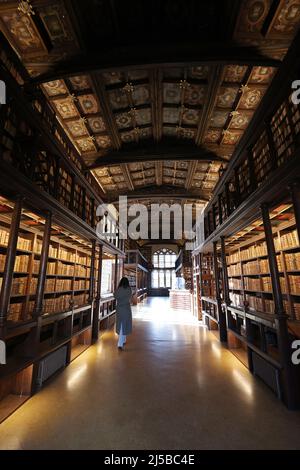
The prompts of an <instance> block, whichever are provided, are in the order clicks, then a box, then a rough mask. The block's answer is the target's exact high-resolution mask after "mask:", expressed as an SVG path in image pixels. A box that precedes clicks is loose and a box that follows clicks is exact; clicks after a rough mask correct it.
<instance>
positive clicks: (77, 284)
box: [73, 279, 88, 291]
mask: <svg viewBox="0 0 300 470" xmlns="http://www.w3.org/2000/svg"><path fill="white" fill-rule="evenodd" d="M87 287H88V283H87V282H86V281H84V280H82V279H81V280H76V281H74V284H73V289H74V291H76V290H82V289H87Z"/></svg>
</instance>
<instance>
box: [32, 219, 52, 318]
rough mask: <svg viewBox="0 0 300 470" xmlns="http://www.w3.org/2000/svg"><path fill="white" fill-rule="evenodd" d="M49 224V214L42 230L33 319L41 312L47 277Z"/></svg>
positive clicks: (50, 221)
mask: <svg viewBox="0 0 300 470" xmlns="http://www.w3.org/2000/svg"><path fill="white" fill-rule="evenodd" d="M51 223H52V215H51V213H50V212H49V213H48V214H47V217H46V223H45V228H44V237H43V245H42V252H41V262H40V269H39V276H38V281H37V290H36V299H35V306H34V311H33V317H35V318H36V317H39V316H41V315H42V312H43V299H44V291H45V283H46V276H47V264H48V256H49V246H50V237H51Z"/></svg>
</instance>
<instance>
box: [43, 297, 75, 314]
mask: <svg viewBox="0 0 300 470" xmlns="http://www.w3.org/2000/svg"><path fill="white" fill-rule="evenodd" d="M71 302H72V295H69V294H68V295H60V296H59V297H55V298H51V299H44V302H43V313H44V314H46V313H50V314H51V313H58V312H65V311H67V310H70V309H71Z"/></svg>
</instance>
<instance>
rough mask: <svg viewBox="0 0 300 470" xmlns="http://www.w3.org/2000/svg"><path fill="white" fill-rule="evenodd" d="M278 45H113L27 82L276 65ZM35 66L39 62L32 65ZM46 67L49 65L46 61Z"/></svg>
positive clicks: (55, 66) (61, 65)
mask: <svg viewBox="0 0 300 470" xmlns="http://www.w3.org/2000/svg"><path fill="white" fill-rule="evenodd" d="M278 47H279V45H278V43H277V44H276V45H274V51H273V48H272V46H269V47H268V49H267V50H266V52H265V53H262V52H261V50H262V49H259V48H257V47H253V46H246V45H240V44H238V45H237V44H232V42H228V43H224V42H223V43H210V44H209V43H205V44H203V43H200V44H199V43H196V42H195V41H193V42H182V41H179V42H178V43H173V44H170V43H168V44H167V43H166V44H160V46H159V47H153V44H152V43H149V44H143V46H142V47H141V44H140V43H139V42H137V44H136V45H134V46H122V45H119V46H113V47H111V48H110V47H107V48H104V49H103V50H102V51H101V53H100V52H94V53H92V54H91V53H90V54H84V55H79V56H76V57H74V58H72V59H70V60H66V61H61V62H59V63H57V64H56V65H54V66H53V68H52V70H51V71H49V72H46V73H44V74H41V75H39V76H38V77H35V78H32V79H31V82H32V83H35V84H40V83H44V82H48V81H51V80H58V79H61V78H64V77H66V76H76V75H81V74H84V75H86V74H87V73H96V72H104V71H108V70H115V69H118V70H119V71H120V70H129V69H136V68H148V69H153V68H154V69H155V68H157V67H159V66H164V67H166V66H175V67H185V66H187V65H188V66H190V67H193V66H198V65H205V64H208V65H212V64H215V63H218V64H220V65H227V64H239V65H257V66H258V65H261V66H273V67H278V66H279V65H280V64H281V61H280V60H278V59H273V58H272V55H273V52H274V54H275V53H276V51H277V49H278ZM32 65H35V66H36V67H39V66H40V65H42V64H39V63H35V64H32ZM47 65H48V66H49V64H47Z"/></svg>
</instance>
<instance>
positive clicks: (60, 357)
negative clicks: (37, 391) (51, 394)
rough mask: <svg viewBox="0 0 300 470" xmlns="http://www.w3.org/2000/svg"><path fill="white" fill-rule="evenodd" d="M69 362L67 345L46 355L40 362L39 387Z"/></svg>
mask: <svg viewBox="0 0 300 470" xmlns="http://www.w3.org/2000/svg"><path fill="white" fill-rule="evenodd" d="M66 363H67V346H63V347H62V348H60V349H57V351H55V352H54V353H52V354H50V355H49V356H47V357H45V358H44V359H43V360H42V361H41V362H40V364H39V371H38V378H37V384H38V386H39V387H41V386H42V384H43V383H44V382H45V380H47V379H49V377H51V375H53V374H54V373H55V372H57V371H58V370H59V369H61V368H62V367H65V365H66Z"/></svg>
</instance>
